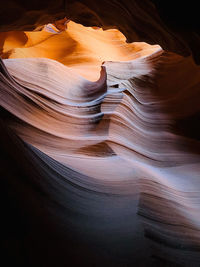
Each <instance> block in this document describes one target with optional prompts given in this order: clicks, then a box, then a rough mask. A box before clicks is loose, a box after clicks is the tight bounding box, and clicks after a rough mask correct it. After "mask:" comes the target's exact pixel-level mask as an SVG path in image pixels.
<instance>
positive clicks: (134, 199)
mask: <svg viewBox="0 0 200 267" xmlns="http://www.w3.org/2000/svg"><path fill="white" fill-rule="evenodd" d="M104 2H105V6H104V9H101V8H100V9H99V14H101V16H100V17H99V21H98V22H99V23H97V21H96V17H97V13H95V12H94V11H92V10H96V8H97V6H98V5H97V4H96V3H97V2H91V3H89V4H87V5H86V4H85V2H84V1H82V2H80V1H79V2H77V3H75V4H74V3H71V2H69V5H68V7H69V9H67V10H68V12H69V14H71V15H70V16H69V17H73V16H75V15H79V17H80V19H81V20H83V21H84V22H85V23H88V22H89V23H90V24H93V25H98V26H99V24H101V25H102V24H103V26H104V29H105V28H110V27H111V26H115V27H117V28H119V29H120V30H121V31H122V32H123V33H124V34H125V35H126V37H127V38H128V40H129V41H134V42H133V43H126V37H125V36H124V35H123V34H122V33H121V32H120V31H119V30H117V29H109V30H106V31H103V30H102V29H100V28H98V27H93V28H91V27H84V26H82V25H80V24H77V23H75V22H72V21H69V20H67V19H64V20H62V21H60V22H57V23H54V25H52V24H47V25H45V26H44V27H40V28H38V29H37V30H38V31H34V32H27V31H18V32H17V31H15V30H16V29H18V30H20V29H23V30H24V29H27V28H28V27H27V25H28V23H27V21H28V20H29V18H28V16H30V12H25V14H26V16H25V17H23V18H20V19H17V18H13V21H12V23H11V22H8V21H7V20H5V21H6V23H5V24H6V25H7V28H6V27H5V25H4V31H5V30H10V29H12V30H13V31H12V32H2V33H1V34H0V40H1V46H0V49H1V56H2V60H1V62H0V63H1V74H0V89H1V90H0V105H1V148H2V153H3V154H2V155H4V157H2V163H3V164H2V176H3V177H5V178H4V179H3V183H2V185H3V187H4V188H5V191H8V192H10V195H11V196H10V197H7V199H9V200H10V199H11V200H15V201H16V204H15V205H13V204H9V208H10V210H11V211H12V212H11V215H8V214H7V212H6V211H5V214H6V216H7V217H8V220H7V221H9V223H10V224H8V225H7V228H9V227H11V228H14V229H16V231H14V230H13V232H14V233H15V234H14V235H13V234H12V232H11V233H10V230H9V231H8V233H9V234H8V236H5V240H6V242H7V243H8V245H7V246H8V247H9V252H11V254H12V255H13V262H14V263H15V264H18V265H20V266H68V265H69V262H70V261H71V262H72V263H71V266H82V265H83V264H86V266H133V265H136V266H199V264H200V254H199V247H200V234H199V230H200V218H199V214H200V199H199V193H200V183H199V178H200V176H199V172H200V152H199V151H200V142H199V140H200V132H199V129H198V126H197V125H198V122H199V114H200V113H199V112H200V110H199V107H200V100H199V99H200V67H199V66H198V65H196V63H195V62H194V58H193V57H192V56H189V53H183V52H184V51H186V50H185V49H186V47H187V49H190V48H189V47H188V46H187V44H186V43H185V44H183V40H182V39H181V37H180V39H177V38H178V37H177V36H176V38H175V39H170V36H171V33H169V32H168V31H167V30H166V28H165V27H164V26H163V25H164V24H163V25H162V24H159V23H158V24H157V23H156V21H157V20H158V21H159V22H160V18H158V17H157V15H155V16H156V19H155V17H154V16H153V17H152V19H150V15H147V13H146V11H144V10H143V4H140V3H139V1H130V2H129V3H127V4H126V5H125V4H123V5H121V4H119V3H118V1H115V3H114V2H112V1H111V2H109V3H108V2H107V1H104ZM104 2H103V3H104ZM144 2H145V3H146V1H144ZM16 3H17V1H16ZM129 4H130V7H132V8H134V10H138V12H135V15H133V14H132V13H133V12H132V11H129V12H127V10H129V8H128V6H129ZM52 5H53V2H52ZM54 5H58V6H57V7H56V6H54V9H52V10H51V11H48V9H45V8H44V10H42V8H40V10H38V11H34V12H33V13H34V16H33V17H34V19H38V18H40V22H37V23H35V22H34V23H32V26H31V27H33V24H34V27H36V26H40V25H41V24H42V22H44V23H46V22H51V21H50V17H51V20H52V17H53V16H55V15H56V16H55V18H56V17H57V16H58V13H59V14H60V15H59V16H62V17H64V15H66V14H65V10H66V9H62V8H61V6H62V5H63V3H62V4H61V1H60V2H59V1H58V3H57V4H54ZM59 5H60V6H59ZM112 5H113V6H114V7H115V8H114V9H113V13H110V12H109V10H110V6H112ZM19 6H20V5H19ZM22 6H23V5H22ZM107 6H109V8H106V7H107ZM35 7H37V4H35ZM44 7H46V6H45V5H44ZM50 7H51V2H49V10H50ZM62 7H63V6H62ZM80 7H81V8H80ZM89 7H90V8H89ZM146 7H148V8H149V14H151V10H154V9H155V6H153V5H152V4H151V3H149V4H148V3H146ZM118 9H120V10H121V9H123V12H122V13H121V18H120V20H118V19H116V20H115V18H116V14H118V11H117V10H118ZM56 10H57V11H56ZM130 10H131V9H130ZM155 10H156V9H155ZM61 11H62V12H64V15H63V13H62V12H61ZM86 11H87V12H86ZM57 12H58V13H57ZM73 12H74V13H73ZM84 12H86V14H93V16H92V15H91V17H89V18H87V17H85V16H84ZM102 12H103V13H102ZM115 12H116V13H115ZM51 13H52V14H51ZM42 14H46V16H47V14H50V15H49V16H50V17H49V16H47V17H45V19H44V20H42V19H41V15H42ZM145 15H146V16H145ZM101 17H103V18H105V20H104V21H101ZM147 17H148V18H147ZM93 18H95V19H94V20H93ZM76 19H77V20H78V19H79V18H76ZM14 21H15V23H14V24H13V22H14ZM136 21H137V23H136ZM145 21H151V23H150V24H149V28H148V27H147V28H148V29H149V35H147V36H146V37H145V38H144V40H143V41H147V40H150V39H151V38H152V39H151V40H150V43H155V40H158V38H160V39H162V41H160V42H158V43H159V44H160V45H161V44H164V42H165V40H167V42H166V44H165V45H161V46H162V48H161V46H159V45H150V44H147V43H145V42H136V41H140V40H141V38H142V37H141V32H142V31H141V30H140V29H138V27H139V28H140V27H142V28H143V27H144V26H143V23H145ZM100 22H101V23H100ZM133 22H135V27H134V30H131V27H132V25H133ZM13 25H15V26H13ZM158 25H159V26H158ZM151 27H152V28H154V30H155V29H157V30H158V29H159V30H158V31H157V32H156V31H155V32H154V34H155V35H151V34H150V33H152V32H153V30H151ZM144 28H145V27H144ZM145 29H146V28H145ZM139 32H140V35H137V34H138V33H139ZM168 34H169V35H168ZM150 35H151V37H150ZM138 36H139V37H138ZM158 36H159V37H158ZM163 36H164V37H163ZM161 37H163V38H161ZM179 41H180V42H179ZM170 42H171V46H170V45H169V43H170ZM165 47H168V48H169V47H173V49H170V50H172V51H174V52H177V50H178V52H179V53H178V54H177V53H174V52H167V51H164V48H165ZM188 51H189V50H188ZM183 54H184V56H185V57H184V56H183ZM186 54H188V56H187V57H186ZM193 56H194V54H193ZM11 166H12V168H11ZM4 197H5V196H4V195H3V198H4ZM5 210H6V209H5ZM18 210H19V214H16V213H17V212H18ZM21 213H23V214H21ZM16 218H18V219H17V223H16V225H12V223H11V222H10V221H14V220H16ZM9 219H10V220H9ZM4 227H5V226H4ZM13 244H14V245H13ZM7 262H8V264H10V263H12V259H9V260H8V261H7Z"/></svg>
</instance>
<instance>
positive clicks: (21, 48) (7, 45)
mask: <svg viewBox="0 0 200 267" xmlns="http://www.w3.org/2000/svg"><path fill="white" fill-rule="evenodd" d="M2 36H5V37H4V38H5V40H4V43H3V45H2V48H1V49H2V57H3V58H33V57H37V58H50V59H54V60H57V61H59V62H61V63H62V64H64V65H66V66H68V67H70V68H73V69H74V70H75V71H76V72H77V73H78V74H80V75H81V76H83V77H85V78H86V79H88V80H92V81H95V80H97V79H98V78H99V77H100V69H101V65H102V63H103V62H105V61H120V62H122V61H132V60H135V59H137V58H143V57H147V56H150V55H151V54H154V53H155V52H159V51H161V48H160V46H159V45H149V44H147V43H144V42H143V43H142V42H139V43H138V42H135V43H127V42H126V38H125V36H124V35H123V34H122V33H121V32H120V31H119V30H117V29H110V30H106V31H104V30H102V29H101V28H95V27H84V26H83V25H80V24H77V23H75V22H73V21H68V20H67V19H63V20H61V21H58V22H57V23H56V22H55V23H54V25H52V24H48V25H46V26H45V27H44V28H43V29H42V31H38V32H37V31H34V32H7V33H1V34H0V38H1V37H2Z"/></svg>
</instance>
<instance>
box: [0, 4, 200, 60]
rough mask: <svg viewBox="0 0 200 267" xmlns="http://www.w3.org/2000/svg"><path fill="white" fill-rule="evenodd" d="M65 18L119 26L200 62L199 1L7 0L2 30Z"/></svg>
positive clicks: (25, 28) (132, 35)
mask: <svg viewBox="0 0 200 267" xmlns="http://www.w3.org/2000/svg"><path fill="white" fill-rule="evenodd" d="M64 17H66V18H67V19H71V20H73V21H76V22H78V23H81V24H83V25H85V26H98V27H102V28H104V29H108V28H117V29H119V30H120V31H121V32H123V34H124V35H125V36H126V38H127V40H128V41H129V42H136V41H137V42H141V41H142V42H147V43H150V44H159V45H160V46H161V47H162V48H163V49H164V50H166V51H171V52H175V53H178V54H181V55H183V56H188V55H189V54H192V56H193V58H194V60H195V61H196V63H198V64H199V58H200V57H199V56H200V55H199V52H198V47H199V45H200V32H199V21H198V3H197V2H196V1H190V2H186V3H179V2H177V3H175V2H173V1H167V2H166V1H165V2H163V1H157V0H150V1H149V0H143V1H140V0H129V1H127V0H101V3H100V2H99V1H97V0H96V1H91V0H76V1H75V0H59V1H57V2H55V1H53V0H43V1H42V3H41V1H36V0H35V1H29V2H27V3H26V2H25V1H22V0H4V1H2V5H1V14H0V31H2V32H5V31H15V30H17V31H21V30H23V31H30V30H31V31H32V30H38V29H41V26H42V25H44V24H47V23H54V22H55V21H57V20H61V21H62V20H63V18H64Z"/></svg>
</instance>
